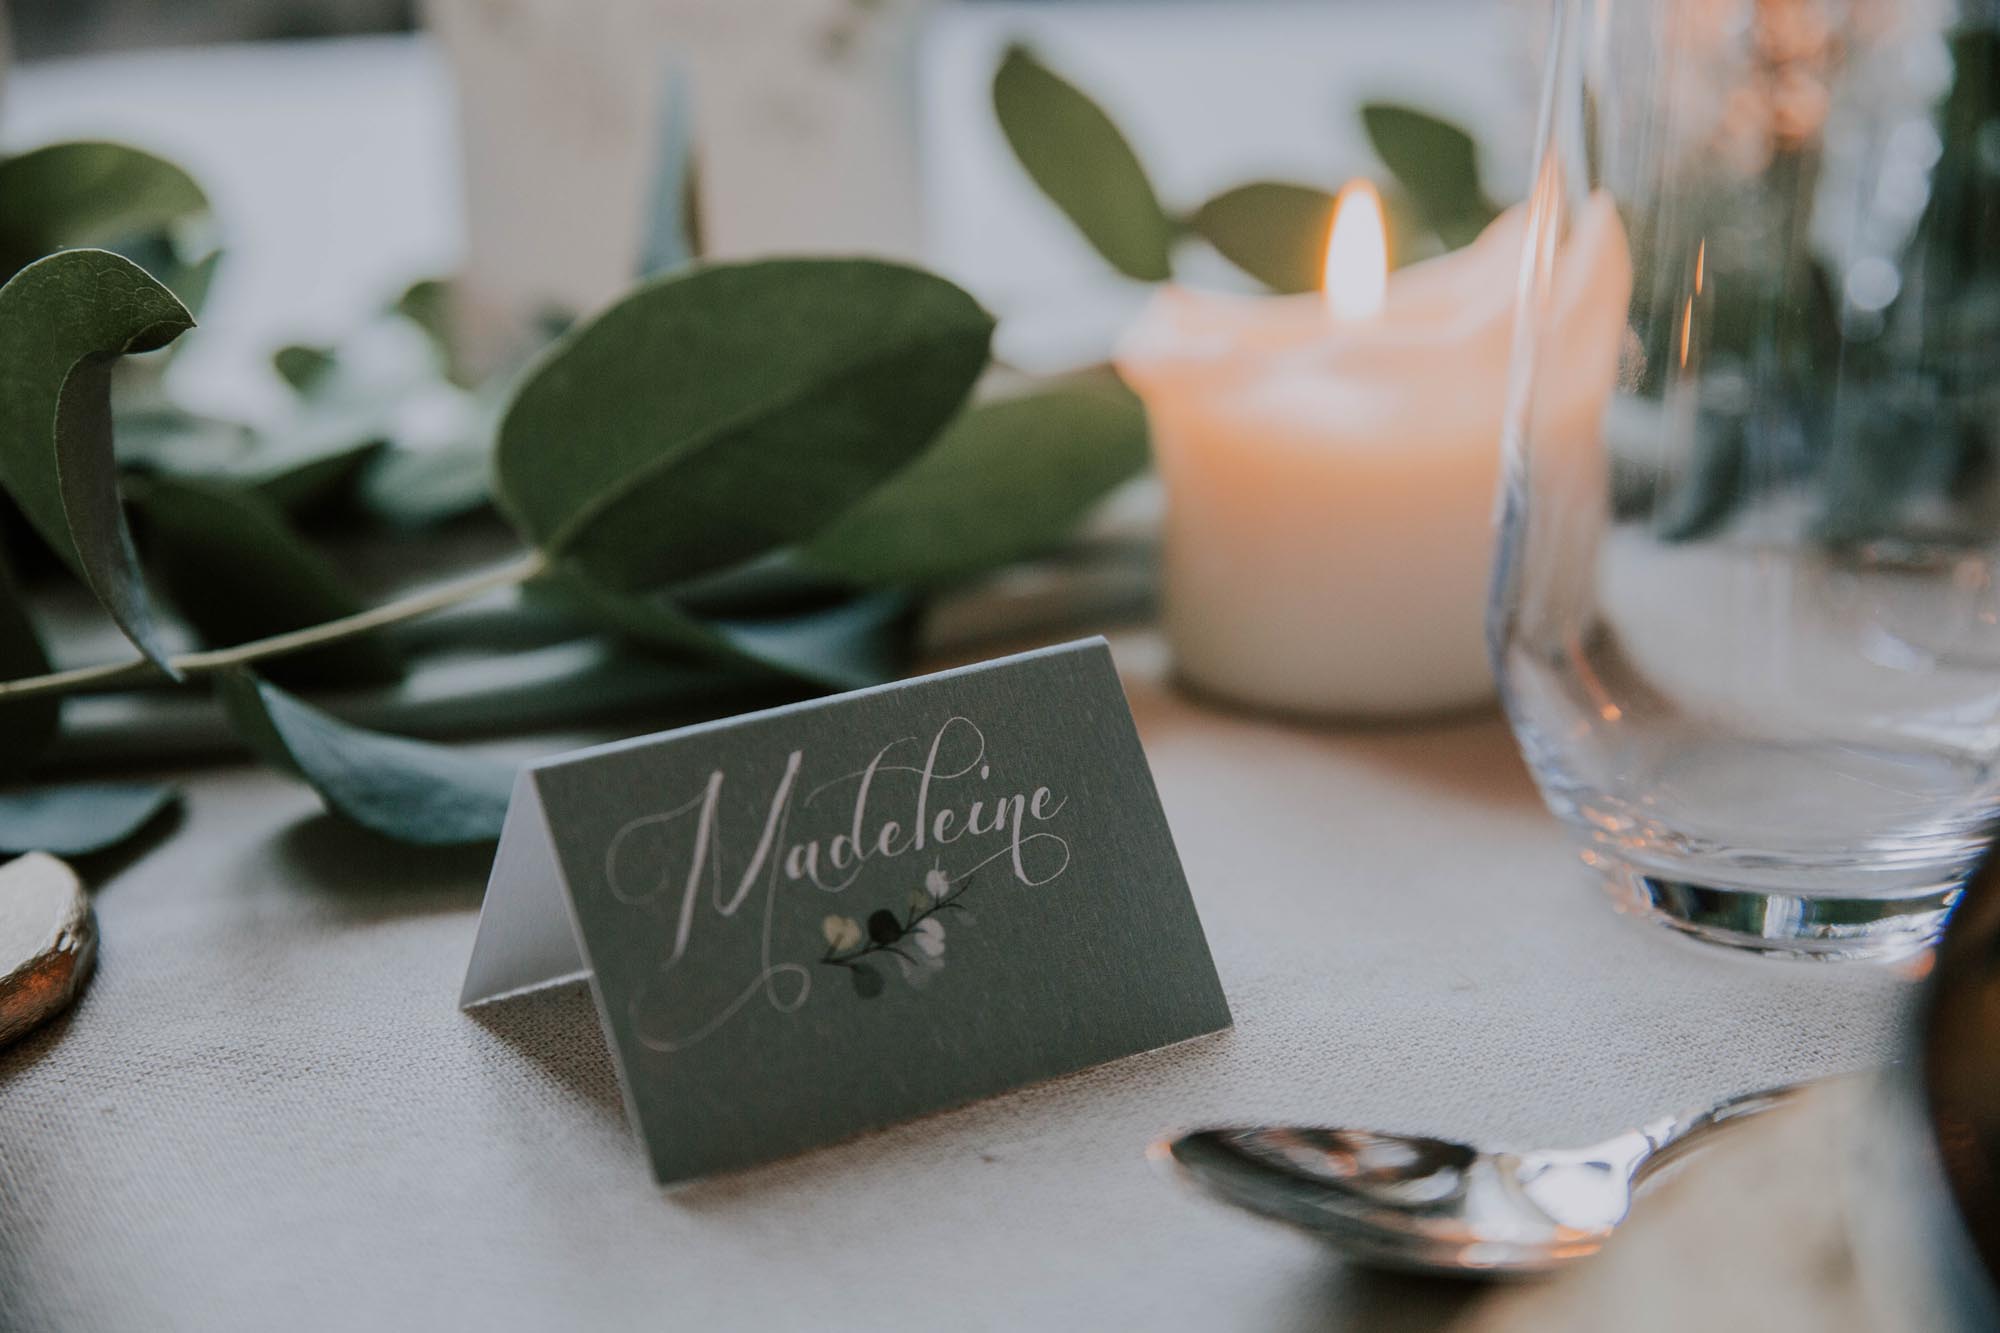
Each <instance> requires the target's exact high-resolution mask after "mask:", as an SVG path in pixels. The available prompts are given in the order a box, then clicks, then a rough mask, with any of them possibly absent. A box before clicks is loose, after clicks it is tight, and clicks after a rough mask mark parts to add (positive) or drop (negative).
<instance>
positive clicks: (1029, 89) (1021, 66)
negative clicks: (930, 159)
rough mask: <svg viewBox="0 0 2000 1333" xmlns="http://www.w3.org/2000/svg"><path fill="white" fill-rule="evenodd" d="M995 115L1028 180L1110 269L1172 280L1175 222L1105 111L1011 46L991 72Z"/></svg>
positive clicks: (1153, 279) (1022, 49)
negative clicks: (1028, 177) (1081, 234)
mask: <svg viewBox="0 0 2000 1333" xmlns="http://www.w3.org/2000/svg"><path fill="white" fill-rule="evenodd" d="M993 110H994V113H995V114H996V115H997V116H998V117H999V120H1000V129H1001V131H1002V132H1003V133H1004V134H1005V135H1006V136H1007V143H1008V145H1009V146H1011V147H1012V148H1013V150H1014V156H1015V157H1016V158H1018V159H1020V162H1021V165H1022V166H1023V167H1024V168H1026V169H1027V172H1028V175H1029V176H1030V177H1032V178H1033V179H1034V182H1035V184H1036V185H1037V186H1039V187H1040V188H1041V191H1042V193H1043V194H1045V195H1047V196H1048V197H1049V199H1050V200H1051V201H1052V202H1053V203H1054V204H1055V205H1056V207H1058V208H1060V209H1061V210H1062V211H1063V213H1064V214H1065V215H1067V216H1068V218H1069V220H1070V221H1071V222H1073V223H1075V224H1076V228H1077V230H1078V231H1081V232H1082V233H1083V235H1084V239H1086V240H1088V241H1089V242H1090V243H1091V245H1092V246H1094V247H1095V248H1096V250H1097V252H1098V253H1099V254H1101V255H1103V256H1104V258H1105V259H1107V260H1109V261H1110V263H1111V265H1112V267H1113V268H1116V269H1117V270H1118V271H1119V272H1120V273H1123V274H1125V275H1126V276H1127V277H1131V278H1137V279H1138V280H1139V281H1141V282H1163V281H1165V280H1166V279H1167V278H1168V277H1170V276H1172V272H1173V255H1172V251H1173V243H1174V223H1173V219H1172V218H1171V217H1169V216H1168V215H1167V211H1166V209H1164V208H1162V207H1161V206H1160V198H1159V195H1158V194H1157V193H1155V192H1154V189H1153V183H1152V181H1151V180H1150V179H1149V178H1148V177H1147V175H1146V168H1145V167H1144V166H1143V165H1142V164H1141V163H1140V161H1139V158H1138V155H1137V154H1136V153H1134V152H1133V151H1132V146H1131V144H1129V143H1127V142H1126V140H1125V136H1124V134H1123V133H1121V132H1120V131H1119V129H1118V126H1117V125H1116V124H1114V123H1113V122H1112V120H1111V117H1110V116H1108V115H1106V114H1105V112H1104V110H1103V108H1101V107H1099V106H1098V105H1097V103H1095V102H1093V101H1092V100H1091V99H1090V98H1089V97H1088V96H1087V95H1086V94H1085V93H1084V92H1083V91H1082V90H1081V89H1079V88H1077V87H1076V86H1075V85H1074V84H1072V83H1070V82H1069V81H1068V80H1066V79H1064V78H1063V77H1062V76H1061V75H1059V74H1057V73H1056V72H1055V71H1053V70H1051V69H1050V68H1049V67H1048V66H1046V65H1044V64H1043V63H1042V62H1041V61H1040V60H1038V59H1037V58H1036V57H1035V55H1034V53H1033V52H1031V51H1029V50H1028V49H1027V48H1026V47H1024V46H1019V45H1016V46H1010V47H1008V48H1007V53H1006V55H1005V56H1003V57H1002V58H1001V61H1000V68H999V69H998V71H996V72H995V73H994V76H993Z"/></svg>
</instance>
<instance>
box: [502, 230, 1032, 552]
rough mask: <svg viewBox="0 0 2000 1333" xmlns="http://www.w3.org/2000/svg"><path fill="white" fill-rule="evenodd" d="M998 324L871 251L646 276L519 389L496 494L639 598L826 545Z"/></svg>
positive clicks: (961, 382) (534, 532)
mask: <svg viewBox="0 0 2000 1333" xmlns="http://www.w3.org/2000/svg"><path fill="white" fill-rule="evenodd" d="M992 331H993V319H992V317H991V316H990V315H988V314H987V313H986V312H985V311H984V310H982V309H980V308H979V306H978V305H977V304H976V303H975V302H974V301H973V300H972V298H971V297H969V296H967V295H966V294H965V293H964V292H962V291H960V290H959V289H958V288H956V287H954V286H952V285H951V284H950V283H948V282H945V281H944V280H943V279H941V278H936V277H932V276H931V275H929V274H927V273H923V272H920V271H919V270H916V269H912V268H905V267H902V266H900V265H895V264H886V263H880V262H876V261H873V260H769V261H765V262H762V263H755V264H735V265H719V266H714V267H708V268H703V269H698V270H695V271H693V272H690V273H687V274H684V275H679V276H674V277H669V278H665V279H662V280H658V281H655V282H652V283H648V284H647V285H645V286H642V287H640V288H639V289H638V290H637V291H636V292H634V293H633V294H632V295H630V296H628V297H626V298H625V299H624V300H623V301H620V302H619V303H618V304H616V305H614V306H612V307H611V308H610V309H609V310H607V311H605V312H604V313H603V314H601V315H599V316H598V317H597V318H596V319H594V320H592V321H591V322H590V323H588V324H587V325H584V326H582V327H580V328H578V329H576V330H574V331H572V332H571V333H570V334H568V335H567V336H565V337H564V338H563V339H562V340H561V341H560V342H558V343H557V344H556V345H555V347H553V348H552V349H551V350H550V352H549V354H548V355H546V356H545V357H544V358H543V359H542V360H541V362H540V363H539V364H538V365H537V366H536V368H535V370H534V372H533V373H532V374H531V375H530V376H529V378H528V380H527V382H526V383H524V384H523V385H522V386H521V387H520V389H519V390H518V391H517V392H516V394H515V396H514V400H513V403H512V405H511V406H510V407H509V408H508V410H507V414H506V416H505V418H504V419H503V420H502V422H501V425H500V438H499V445H498V450H497V453H496V456H495V466H496V478H497V489H498V493H499V499H500V501H501V504H502V506H503V507H504V509H505V510H506V512H507V513H508V514H509V515H511V516H512V517H513V518H514V519H515V520H516V521H517V523H518V524H519V525H520V527H521V529H522V531H523V532H524V534H526V535H527V537H528V538H529V539H530V540H532V541H533V542H534V543H535V544H536V545H537V546H539V547H540V548H541V549H542V550H543V551H544V552H545V553H547V554H548V555H549V556H550V557H551V558H552V559H556V560H562V561H569V562H573V563H574V564H575V565H577V566H578V567H579V568H581V569H582V570H584V571H585V572H586V573H587V574H588V576H589V577H590V578H591V579H593V580H594V581H597V582H599V583H602V584H605V585H606V586H608V587H612V588H618V589H624V590H631V589H637V588H645V587H658V586H662V585H665V584H667V583H670V582H673V581H675V580H678V579H684V578H688V577H691V576H693V575H695V574H699V573H702V572H703V571H705V570H710V569H717V568H720V567H722V566H725V565H729V564H733V563H735V562H737V561H739V560H743V559H747V558H749V557H751V556H755V555H759V554H761V553H763V552H764V551H767V550H770V549H773V548H775V547H778V546H782V545H786V544H789V543H792V542H796V541H800V540H803V539H806V538H810V537H811V536H813V535H814V534H815V533H816V532H818V531H819V530H820V529H821V528H822V527H824V526H825V525H826V524H827V523H828V522H829V521H830V520H831V519H832V518H833V517H834V516H835V515H837V514H838V513H839V512H840V511H841V510H843V509H845V508H846V507H847V506H848V505H850V504H852V503H854V502H855V501H856V500H859V499H860V498H861V497H862V496H863V495H866V494H867V493H868V492H869V491H870V490H871V489H873V488H874V487H875V486H876V485H878V484H879V483H880V482H882V481H883V480H885V479H886V478H887V477H889V476H890V475H892V474H893V473H895V472H896V471H897V470H899V469H900V468H902V467H903V466H904V465H906V464H907V463H909V462H910V460H911V459H913V458H914V457H915V456H916V455H917V454H918V453H920V452H921V451H922V450H923V449H924V447H925V446H926V445H928V444H929V443H930V442H931V440H932V438H933V437H934V436H935V435H936V434H937V432H938V430H939V428H940V427H942V426H943V425H944V423H945V422H946V421H947V420H949V419H950V418H951V416H952V415H953V414H954V413H956V412H957V411H958V409H959V406H960V405H961V404H962V403H963V402H964V400H965V397H966V395H967V394H968V393H969V392H970V391H971V388H972V384H973V382H974V381H975V380H976V379H977V378H978V377H979V374H980V372H981V371H982V370H983V369H984V367H985V365H986V358H987V346H988V342H989V340H990V338H991V336H992ZM669 514H670V515H672V519H671V521H663V520H662V516H663V515H669Z"/></svg>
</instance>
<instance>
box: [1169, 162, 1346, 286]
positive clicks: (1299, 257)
mask: <svg viewBox="0 0 2000 1333" xmlns="http://www.w3.org/2000/svg"><path fill="white" fill-rule="evenodd" d="M1333 204H1334V196H1333V195H1331V194H1328V193H1327V192H1326V191H1325V190H1319V189H1315V188H1313V187H1312V186H1310V185H1292V184H1288V183H1286V182H1283V181H1257V182H1254V183H1252V184H1249V185H1239V186H1237V187H1236V188H1235V189H1233V190H1226V191H1224V192H1223V193H1221V194H1219V195H1217V196H1215V198H1213V199H1211V200H1209V201H1208V202H1207V203H1205V204H1203V205H1202V206H1201V207H1200V208H1198V209H1196V210H1195V214H1194V217H1193V219H1192V226H1193V227H1194V230H1195V232H1196V233H1197V234H1198V235H1200V236H1201V238H1202V239H1203V240H1205V241H1207V242H1208V243H1209V244H1210V245H1212V246H1214V247H1215V248H1216V249H1217V250H1219V251H1221V253H1222V257H1223V258H1224V259H1227V260H1228V261H1229V262H1230V263H1232V264H1234V265H1236V267H1238V268H1240V269H1242V270H1243V271H1244V272H1245V273H1248V274H1249V275H1250V276H1251V277H1253V278H1255V279H1257V281H1259V282H1261V283H1263V284H1264V285H1265V286H1266V287H1269V288H1270V289H1271V290H1273V291H1277V292H1310V291H1317V290H1318V289H1319V286H1320V279H1321V272H1320V271H1321V269H1322V268H1323V267H1324V265H1325V263H1326V238H1327V236H1328V234H1329V233H1330V232H1331V231H1332V230H1333Z"/></svg>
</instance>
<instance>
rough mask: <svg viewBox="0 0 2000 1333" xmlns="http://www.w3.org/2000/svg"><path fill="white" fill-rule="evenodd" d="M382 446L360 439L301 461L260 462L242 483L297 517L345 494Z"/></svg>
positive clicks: (249, 469)
mask: <svg viewBox="0 0 2000 1333" xmlns="http://www.w3.org/2000/svg"><path fill="white" fill-rule="evenodd" d="M384 447H385V446H384V445H383V443H382V441H380V440H363V441H362V442H361V443H359V444H350V445H347V446H345V447H344V448H336V449H331V450H328V451H326V452H324V453H319V454H313V455H308V456H306V457H303V458H287V457H278V458H269V459H260V460H258V461H257V462H256V464H255V465H254V466H251V467H250V468H248V469H246V472H245V475H244V476H243V477H242V481H243V483H244V484H245V485H246V486H248V487H249V488H250V489H252V490H254V491H256V493H257V494H259V495H261V496H263V497H264V498H265V499H266V500H269V501H270V502H271V503H272V504H274V505H276V506H277V507H278V508H279V509H281V510H283V511H284V512H285V513H287V514H298V513H302V512H304V511H306V510H310V509H316V508H318V507H319V506H320V505H322V504H325V503H326V502H327V501H329V500H331V499H333V498H335V497H337V496H339V495H342V494H345V493H347V492H349V491H350V490H351V489H352V488H353V487H355V486H356V485H357V484H358V481H359V478H360V477H361V475H362V474H363V473H364V472H365V471H366V470H367V469H368V466H369V464H370V463H372V462H373V461H374V460H375V458H376V456H377V455H379V454H380V453H381V452H382V451H383V449H384Z"/></svg>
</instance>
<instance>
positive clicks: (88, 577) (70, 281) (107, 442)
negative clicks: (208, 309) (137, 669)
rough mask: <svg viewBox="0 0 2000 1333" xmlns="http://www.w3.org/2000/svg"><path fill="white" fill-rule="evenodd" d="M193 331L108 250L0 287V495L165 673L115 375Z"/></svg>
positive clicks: (80, 254)
mask: <svg viewBox="0 0 2000 1333" xmlns="http://www.w3.org/2000/svg"><path fill="white" fill-rule="evenodd" d="M193 324H194V320H193V318H192V317H191V316H190V315H189V314H188V312H187V308H186V307H185V306H183V305H182V304H181V303H180V302H179V301H178V300H176V299H175V298H174V295H173V293H172V292H169V291H168V290H167V289H166V288H165V287H162V286H161V285H160V284H159V283H158V282H156V281H154V280H153V279H152V277H150V276H149V275H148V274H147V273H146V272H145V270H143V269H141V268H139V267H138V266H137V265H135V264H133V263H132V262H131V261H130V260H128V259H123V258H120V257H119V256H117V255H114V254H111V253H109V252H107V251H104V250H65V251H62V252H61V253H58V254H53V255H50V256H48V257H47V258H44V259H39V260H36V261H35V262H34V263H32V264H29V265H28V266H27V267H26V268H23V269H22V270H21V271H20V272H19V273H16V274H15V275H14V276H13V277H12V278H11V279H9V280H8V282H7V284H6V286H4V287H0V486H4V487H5V489H6V491H7V493H8V494H9V495H10V496H12V497H13V499H14V503H15V504H17V505H19V506H20V508H21V512H22V513H23V514H25V515H26V516H27V519H28V521H29V522H30V523H31V524H33V525H34V528H35V531H36V532H38V533H39V534H40V535H41V538H42V540H43V541H45V542H47V543H48V544H49V546H50V548H51V549H53V550H54V551H55V552H56V554H57V555H59V556H61V557H62V559H63V560H64V561H65V562H66V563H67V564H68V565H69V566H70V568H71V569H73V570H75V571H76V573H77V574H78V575H79V576H80V577H81V578H82V579H83V580H84V582H85V583H87V584H88V585H89V586H90V589H91V591H92V592H93V593H95V594H96V596H97V599H98V601H100V602H102V603H103V604H104V608H105V610H106V611H108V612H109V613H110V615H111V618H112V619H113V620H114V621H115V622H116V623H117V625H118V627H119V628H120V629H121V630H123V631H124V632H125V635H126V637H127V638H129V639H130V640H131V641H132V642H133V644H134V645H135V646H137V647H138V649H139V651H140V652H142V653H144V654H145V655H146V656H147V657H148V658H149V659H151V660H152V661H154V662H155V663H158V664H160V665H161V666H162V667H165V663H166V650H165V648H164V646H163V645H162V644H161V642H160V640H159V638H158V636H157V633H156V631H155V630H154V628H153V618H152V612H151V608H150V607H149V606H148V605H147V601H146V589H145V583H144V580H143V578H142V576H141V575H140V572H139V562H138V558H137V556H136V555H135V554H134V552H133V549H132V534H131V531H130V530H129V529H128V528H127V527H126V524H125V512H124V508H123V506H122V505H121V504H120V501H119V494H118V469H117V463H116V460H115V458H114V457H113V453H112V443H111V366H112V363H113V362H115V361H116V360H117V359H118V358H119V357H120V356H124V355H126V354H128V353H134V352H147V351H152V350H153V349H155V348H158V347H162V346H165V345H166V344H167V343H169V342H171V341H173V339H174V338H176V337H178V336H179V335H180V334H181V333H182V332H184V331H185V330H187V329H188V328H190V327H192V326H193ZM169 674H172V673H171V671H170V672H169Z"/></svg>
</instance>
